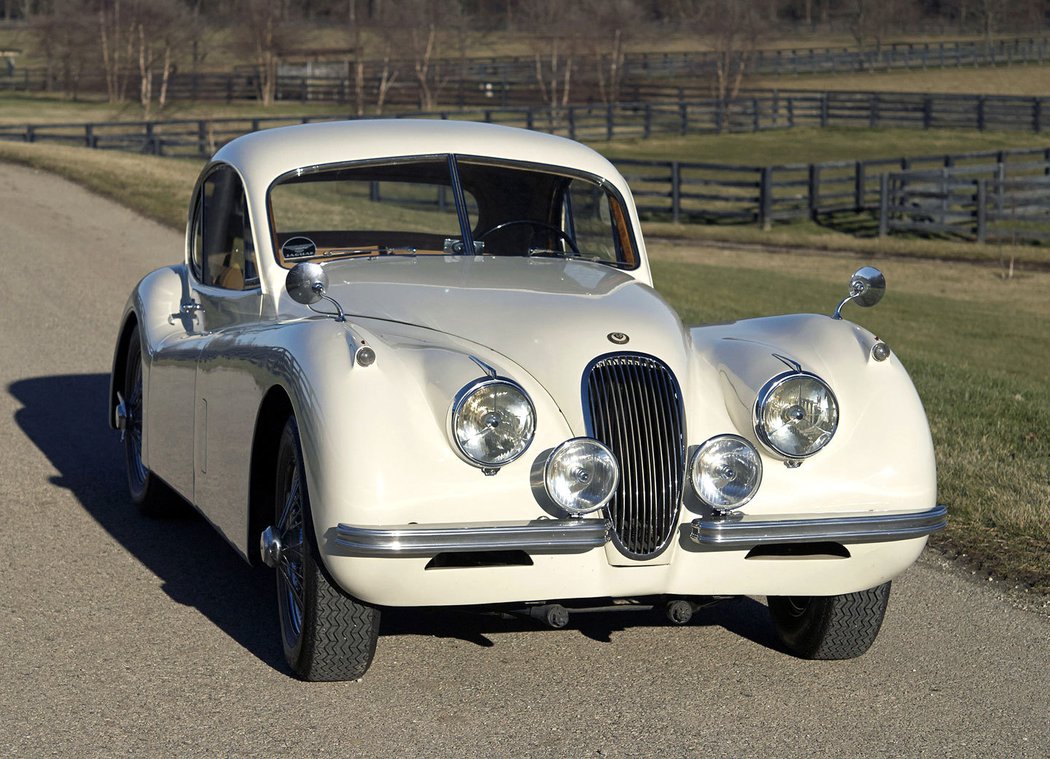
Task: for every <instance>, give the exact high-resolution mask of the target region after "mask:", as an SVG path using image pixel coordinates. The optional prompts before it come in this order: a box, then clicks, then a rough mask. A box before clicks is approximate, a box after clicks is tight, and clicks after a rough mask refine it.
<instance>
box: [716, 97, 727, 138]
mask: <svg viewBox="0 0 1050 759" xmlns="http://www.w3.org/2000/svg"><path fill="white" fill-rule="evenodd" d="M725 109H726V104H725V101H724V100H721V99H720V100H719V101H718V102H717V103H716V104H715V133H716V134H722V125H723V124H724V123H725V121H726V117H725V113H726V111H725Z"/></svg>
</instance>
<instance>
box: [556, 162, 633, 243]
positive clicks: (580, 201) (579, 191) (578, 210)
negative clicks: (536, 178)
mask: <svg viewBox="0 0 1050 759" xmlns="http://www.w3.org/2000/svg"><path fill="white" fill-rule="evenodd" d="M565 204H566V208H565V226H566V231H567V232H569V233H570V234H572V235H573V237H574V238H575V239H576V244H577V246H578V247H579V248H580V254H581V255H583V256H586V257H593V258H597V259H598V260H600V261H613V262H615V261H618V260H623V257H624V256H623V241H622V240H621V234H620V230H618V229H617V228H616V224H614V219H613V213H612V208H611V205H610V202H609V196H608V195H607V194H606V192H605V191H604V190H602V188H600V187H598V186H597V185H595V184H592V183H591V182H583V181H580V180H578V179H574V180H572V182H571V183H570V184H569V191H568V192H567V193H566V194H565Z"/></svg>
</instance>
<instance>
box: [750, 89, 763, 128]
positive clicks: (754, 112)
mask: <svg viewBox="0 0 1050 759" xmlns="http://www.w3.org/2000/svg"><path fill="white" fill-rule="evenodd" d="M761 128H762V120H761V117H760V116H759V112H758V98H757V97H753V98H751V131H752V132H757V131H759V130H760V129H761Z"/></svg>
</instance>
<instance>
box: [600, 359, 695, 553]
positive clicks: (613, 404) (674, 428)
mask: <svg viewBox="0 0 1050 759" xmlns="http://www.w3.org/2000/svg"><path fill="white" fill-rule="evenodd" d="M582 394H583V412H584V422H585V426H586V430H587V434H588V435H589V436H590V437H592V438H594V439H596V440H598V441H600V442H601V443H603V444H604V445H606V446H607V447H608V448H609V450H610V451H612V453H613V456H615V457H616V460H617V461H618V462H619V464H620V484H619V486H618V487H617V492H616V495H615V496H614V497H613V499H612V500H611V501H610V502H609V504H608V505H607V506H606V509H605V513H606V515H607V516H608V517H609V521H610V525H611V526H610V529H611V540H612V542H613V545H615V546H616V548H617V549H618V550H619V551H620V553H622V554H623V555H624V556H627V557H629V558H632V559H638V560H647V559H652V558H654V557H656V556H659V555H660V554H661V553H663V552H664V551H665V550H666V549H667V547H668V546H670V545H671V543H672V542H673V540H674V535H675V531H676V529H677V526H678V520H679V516H678V515H679V509H680V506H681V499H682V492H683V490H684V488H685V478H686V476H687V475H686V466H687V460H686V442H685V441H686V432H685V409H684V405H683V401H682V388H681V386H680V385H679V384H678V379H677V378H676V377H675V375H674V372H673V371H672V370H671V368H670V367H669V366H668V365H667V364H665V363H664V362H663V361H661V360H660V359H658V358H656V357H655V356H651V355H649V354H645V353H636V352H633V351H632V352H623V353H607V354H605V355H603V356H599V357H597V358H595V359H594V360H593V361H591V362H590V364H588V365H587V368H586V369H585V370H584V373H583V378H582Z"/></svg>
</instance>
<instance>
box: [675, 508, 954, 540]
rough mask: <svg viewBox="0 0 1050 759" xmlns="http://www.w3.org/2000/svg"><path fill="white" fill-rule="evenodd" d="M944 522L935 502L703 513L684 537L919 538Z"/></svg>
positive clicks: (943, 510)
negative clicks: (913, 508)
mask: <svg viewBox="0 0 1050 759" xmlns="http://www.w3.org/2000/svg"><path fill="white" fill-rule="evenodd" d="M947 523H948V509H947V508H946V507H945V506H944V505H942V504H938V505H937V506H934V507H933V508H932V509H929V510H927V511H917V512H905V513H897V514H893V513H890V514H884V513H865V514H847V515H836V516H825V515H817V514H810V515H804V516H803V515H797V516H791V517H783V518H779V519H776V518H769V517H761V516H734V515H732V514H729V515H727V516H725V517H706V518H701V519H694V520H693V526H692V530H691V531H690V534H689V537H690V538H691V539H692V541H693V542H694V543H699V544H700V545H703V546H732V547H734V548H739V547H746V546H755V545H762V544H768V543H817V542H825V541H835V542H839V543H880V542H883V541H889V540H908V539H909V538H921V537H923V536H925V535H929V534H930V533H932V532H936V531H937V530H941V529H944V527H945V525H947Z"/></svg>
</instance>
